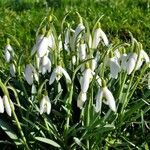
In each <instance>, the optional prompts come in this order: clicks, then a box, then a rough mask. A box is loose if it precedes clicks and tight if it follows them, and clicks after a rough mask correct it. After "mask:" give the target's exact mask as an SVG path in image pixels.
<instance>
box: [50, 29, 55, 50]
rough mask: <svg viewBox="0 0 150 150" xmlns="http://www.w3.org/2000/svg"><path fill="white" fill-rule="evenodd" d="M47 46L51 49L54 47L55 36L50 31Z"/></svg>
mask: <svg viewBox="0 0 150 150" xmlns="http://www.w3.org/2000/svg"><path fill="white" fill-rule="evenodd" d="M48 47H49V48H51V49H52V50H54V49H55V38H54V35H53V33H52V32H51V33H50V35H49V36H48Z"/></svg>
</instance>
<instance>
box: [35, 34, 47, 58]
mask: <svg viewBox="0 0 150 150" xmlns="http://www.w3.org/2000/svg"><path fill="white" fill-rule="evenodd" d="M48 46H49V39H48V38H47V37H43V39H42V40H41V42H40V43H39V45H38V47H37V54H38V56H39V57H43V56H44V55H46V53H47V51H48Z"/></svg>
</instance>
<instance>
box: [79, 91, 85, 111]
mask: <svg viewBox="0 0 150 150" xmlns="http://www.w3.org/2000/svg"><path fill="white" fill-rule="evenodd" d="M86 99H87V93H85V92H82V91H81V92H80V93H79V96H78V99H77V107H79V108H80V109H81V108H82V107H83V104H84V103H85V101H86Z"/></svg>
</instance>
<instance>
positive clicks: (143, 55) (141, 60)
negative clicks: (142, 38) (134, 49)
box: [136, 49, 150, 70]
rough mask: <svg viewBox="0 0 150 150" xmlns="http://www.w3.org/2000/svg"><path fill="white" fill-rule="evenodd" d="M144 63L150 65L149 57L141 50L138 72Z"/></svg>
mask: <svg viewBox="0 0 150 150" xmlns="http://www.w3.org/2000/svg"><path fill="white" fill-rule="evenodd" d="M144 61H145V62H146V63H149V62H150V59H149V56H148V55H147V53H146V52H145V51H144V50H143V49H142V50H140V53H139V59H138V62H137V66H136V70H139V69H140V68H141V66H142V64H143V62H144Z"/></svg>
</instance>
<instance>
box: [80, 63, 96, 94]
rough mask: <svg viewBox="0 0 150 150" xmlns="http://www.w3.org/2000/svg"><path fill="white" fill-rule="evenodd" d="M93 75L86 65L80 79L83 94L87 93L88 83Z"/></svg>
mask: <svg viewBox="0 0 150 150" xmlns="http://www.w3.org/2000/svg"><path fill="white" fill-rule="evenodd" d="M93 75H94V72H93V71H92V70H91V69H90V67H89V65H88V64H86V69H85V70H84V72H83V77H81V80H80V84H81V91H82V92H84V93H86V92H87V90H88V88H89V85H90V82H91V80H92V78H93Z"/></svg>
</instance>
